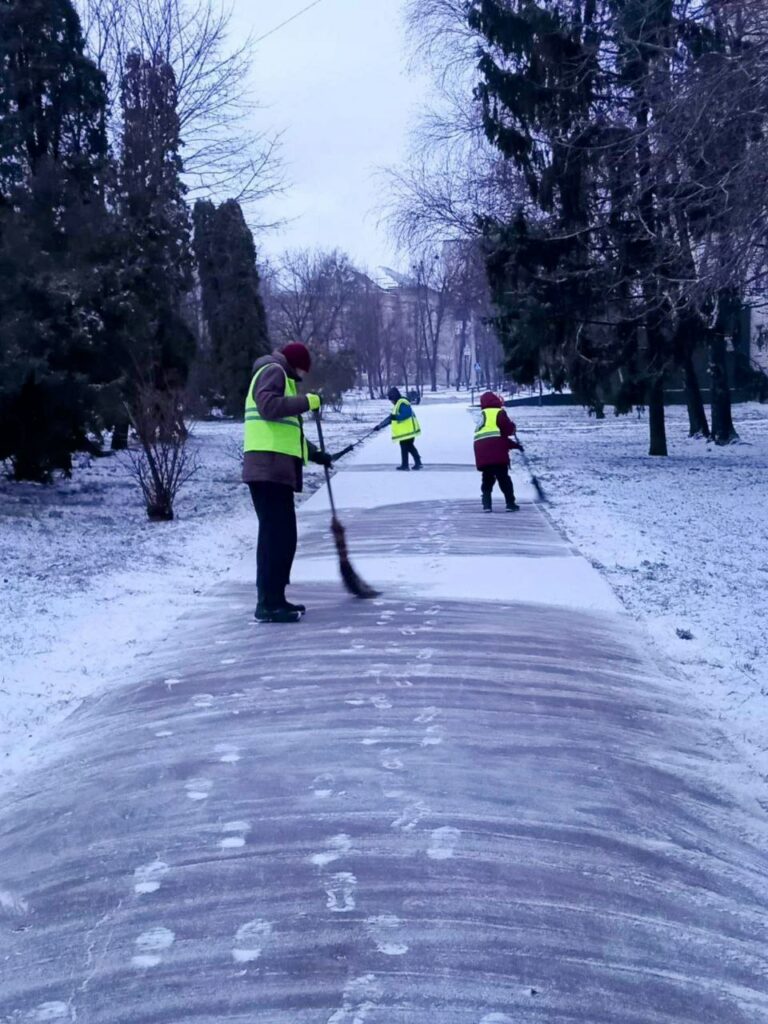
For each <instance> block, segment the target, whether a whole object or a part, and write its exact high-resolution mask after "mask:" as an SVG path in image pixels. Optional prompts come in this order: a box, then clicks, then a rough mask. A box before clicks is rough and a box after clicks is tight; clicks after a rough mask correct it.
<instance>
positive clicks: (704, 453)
mask: <svg viewBox="0 0 768 1024" xmlns="http://www.w3.org/2000/svg"><path fill="white" fill-rule="evenodd" d="M512 416H513V418H514V419H515V421H516V422H517V425H518V429H519V431H520V435H521V438H522V439H523V441H524V443H525V444H526V450H527V454H528V455H529V457H530V458H531V463H532V467H533V470H534V472H535V473H536V474H537V476H539V478H540V480H541V482H542V484H543V485H544V488H545V490H546V492H547V495H548V497H549V498H550V499H551V501H552V506H551V508H550V513H551V515H552V517H553V518H554V519H555V521H556V522H557V523H558V524H559V525H560V526H561V527H562V528H563V529H564V530H565V531H566V532H567V534H568V536H569V537H570V538H571V540H572V541H573V542H574V543H575V544H576V545H577V546H578V547H579V548H580V549H581V551H582V552H583V553H584V554H585V555H587V557H588V558H590V560H591V561H592V562H593V564H594V565H595V566H596V567H597V568H599V569H600V570H601V571H602V572H603V573H604V575H605V576H606V578H607V579H608V580H609V582H610V583H611V585H612V586H613V588H614V589H615V591H616V593H617V594H618V596H619V597H620V599H621V601H622V602H623V603H624V605H625V606H626V608H627V609H628V610H629V611H630V613H632V614H633V615H634V616H636V617H638V618H641V619H643V620H645V622H646V623H647V624H648V627H649V629H650V631H651V633H652V635H653V637H654V639H655V641H656V643H657V644H658V647H659V649H660V652H661V653H663V654H665V655H667V656H668V657H671V658H672V659H673V661H675V662H677V663H678V664H680V665H682V666H683V668H684V670H685V674H686V676H687V677H688V678H689V679H690V682H691V684H692V686H693V687H694V689H695V691H696V693H697V694H698V695H699V697H700V698H701V699H703V700H705V701H706V702H707V703H708V704H709V706H710V707H712V708H714V710H715V711H716V713H718V714H719V715H720V717H721V718H722V719H723V724H724V725H727V726H728V732H729V733H730V734H731V735H732V736H733V737H735V738H738V739H741V740H743V741H746V743H747V746H748V755H749V756H750V759H751V760H753V762H754V763H756V764H757V766H758V767H759V768H760V770H761V771H763V772H764V773H765V772H768V730H767V729H766V726H768V615H766V613H765V609H764V608H763V600H764V595H765V590H766V584H768V504H767V503H766V493H767V491H768V407H765V406H760V405H756V404H751V405H746V406H737V407H736V409H735V420H736V424H737V429H738V430H739V431H740V433H741V437H742V441H743V443H741V444H736V445H732V446H729V447H726V448H718V447H716V446H714V445H707V444H705V443H704V442H702V441H700V440H691V439H688V438H687V436H686V435H687V416H686V412H685V409H683V408H674V409H670V410H668V437H669V443H670V456H669V458H667V459H661V458H656V459H652V458H649V457H648V455H647V446H648V436H647V435H648V424H647V421H646V419H645V418H642V419H638V418H637V417H636V416H632V417H620V418H616V417H613V416H610V415H609V417H608V418H606V419H605V420H602V421H597V420H594V419H590V418H588V416H587V414H586V413H585V412H584V411H583V410H582V409H579V408H550V409H547V408H538V407H537V408H526V407H521V408H519V409H514V410H512ZM689 638H690V639H689Z"/></svg>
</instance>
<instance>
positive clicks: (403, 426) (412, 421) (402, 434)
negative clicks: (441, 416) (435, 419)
mask: <svg viewBox="0 0 768 1024" xmlns="http://www.w3.org/2000/svg"><path fill="white" fill-rule="evenodd" d="M407 404H408V402H407V400H406V399H405V398H401V399H400V400H399V401H398V402H396V403H395V407H394V409H393V410H392V415H393V416H397V414H398V413H399V412H400V409H401V407H402V406H403V405H407ZM411 413H412V414H413V406H411ZM420 433H421V427H420V426H419V421H418V420H417V419H416V416H415V415H411V416H409V417H408V419H407V420H396V419H395V420H392V440H393V441H410V440H411V438H414V437H418V436H419V434H420Z"/></svg>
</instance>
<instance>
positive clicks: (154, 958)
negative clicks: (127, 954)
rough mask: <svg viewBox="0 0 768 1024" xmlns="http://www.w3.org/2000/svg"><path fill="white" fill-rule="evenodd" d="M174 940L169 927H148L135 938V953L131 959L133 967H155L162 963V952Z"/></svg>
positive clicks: (174, 937)
mask: <svg viewBox="0 0 768 1024" xmlns="http://www.w3.org/2000/svg"><path fill="white" fill-rule="evenodd" d="M175 941H176V936H175V935H174V933H173V932H172V931H171V930H170V928H150V929H149V931H146V932H142V933H141V935H139V937H138V938H137V939H136V953H135V955H134V956H133V957H132V959H131V963H132V964H133V966H134V967H138V968H149V967H157V966H158V964H160V963H162V960H163V953H165V952H167V951H168V950H169V949H170V948H171V946H172V945H173V944H174V942H175Z"/></svg>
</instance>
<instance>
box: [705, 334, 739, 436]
mask: <svg viewBox="0 0 768 1024" xmlns="http://www.w3.org/2000/svg"><path fill="white" fill-rule="evenodd" d="M726 360H727V350H726V344H725V331H724V330H723V329H722V327H721V326H720V325H718V326H717V327H716V328H715V329H714V330H713V331H712V335H711V340H710V344H709V375H710V379H711V382H712V383H711V387H712V398H711V403H712V439H713V440H714V442H715V444H731V443H732V442H733V441H738V440H739V435H738V434H737V433H736V428H735V427H734V425H733V417H732V412H731V388H730V385H729V384H728V366H727V362H726Z"/></svg>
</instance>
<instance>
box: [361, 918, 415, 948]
mask: <svg viewBox="0 0 768 1024" xmlns="http://www.w3.org/2000/svg"><path fill="white" fill-rule="evenodd" d="M365 924H366V930H367V932H368V934H369V935H370V937H371V939H372V940H373V942H374V944H375V946H376V949H377V950H378V951H379V953H383V954H384V956H405V954H406V953H407V952H408V944H407V943H406V942H403V939H402V935H401V932H402V928H403V922H402V921H401V920H400V918H399V917H397V916H396V915H395V914H379V915H378V916H377V917H369V918H368V920H367V921H366V922H365Z"/></svg>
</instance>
